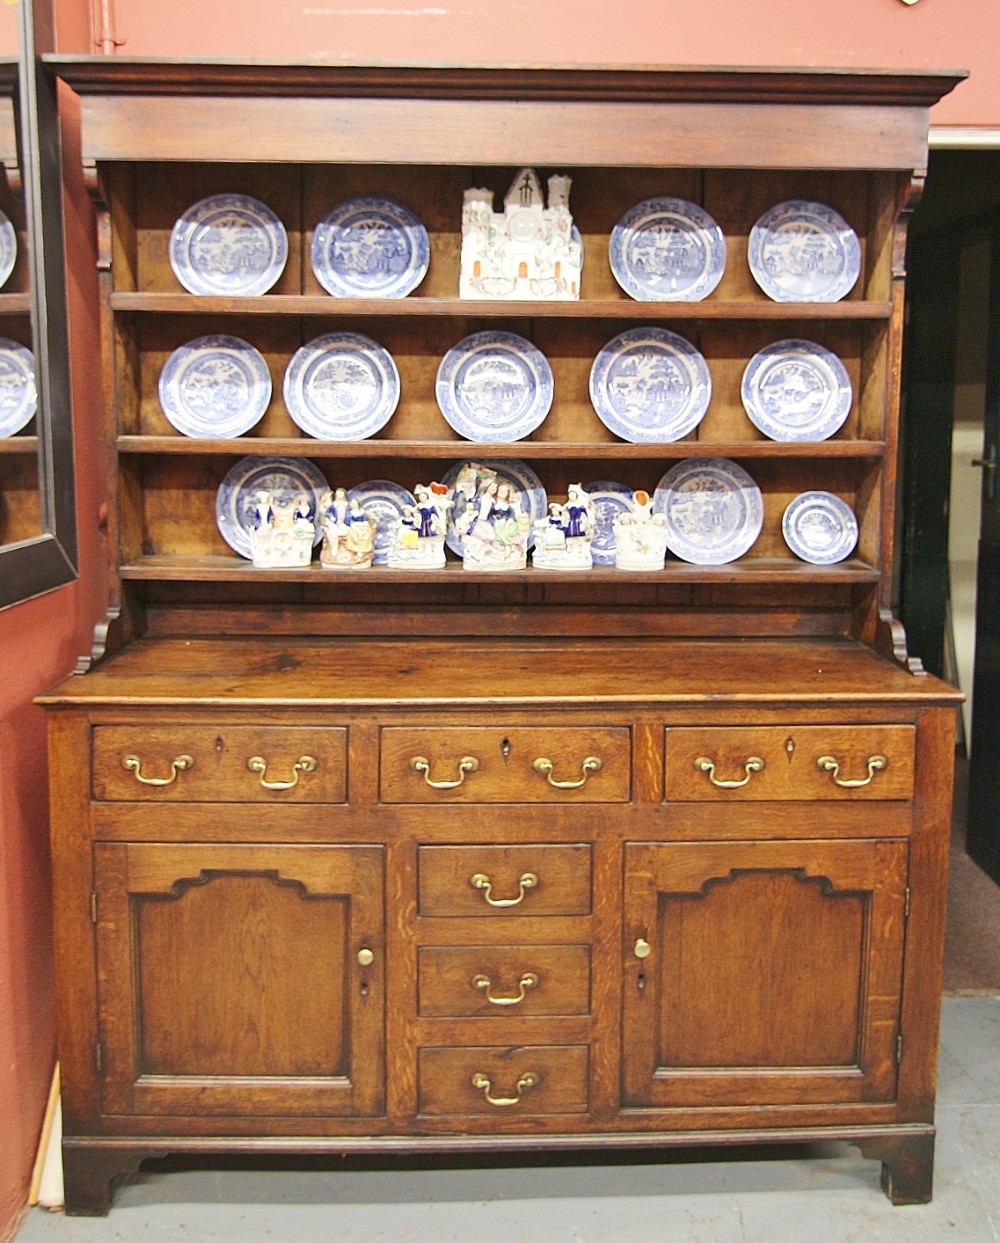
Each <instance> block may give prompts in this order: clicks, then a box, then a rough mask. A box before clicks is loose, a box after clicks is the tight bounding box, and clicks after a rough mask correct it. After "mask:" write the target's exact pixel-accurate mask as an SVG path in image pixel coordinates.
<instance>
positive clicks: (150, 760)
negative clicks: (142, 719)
mask: <svg viewBox="0 0 1000 1243" xmlns="http://www.w3.org/2000/svg"><path fill="white" fill-rule="evenodd" d="M346 791H347V730H346V729H343V728H330V727H323V728H319V729H315V728H311V729H295V728H290V727H286V726H280V725H268V726H261V727H259V728H258V727H255V726H243V725H234V726H225V725H223V726H219V727H212V726H207V725H170V726H157V725H98V726H96V727H95V728H94V736H93V792H94V798H96V799H108V800H119V799H121V800H135V799H149V800H155V801H157V802H208V803H213V802H214V803H257V802H275V801H279V802H291V803H343V802H344V800H345V798H346Z"/></svg>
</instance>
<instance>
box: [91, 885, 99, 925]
mask: <svg viewBox="0 0 1000 1243" xmlns="http://www.w3.org/2000/svg"><path fill="white" fill-rule="evenodd" d="M90 922H91V923H92V924H96V923H97V894H96V893H92V894H91V895H90Z"/></svg>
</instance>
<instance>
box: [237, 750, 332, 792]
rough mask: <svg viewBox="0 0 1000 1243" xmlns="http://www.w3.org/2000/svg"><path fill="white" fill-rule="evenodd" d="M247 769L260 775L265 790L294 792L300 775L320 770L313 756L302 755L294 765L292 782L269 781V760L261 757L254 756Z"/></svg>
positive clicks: (249, 760)
mask: <svg viewBox="0 0 1000 1243" xmlns="http://www.w3.org/2000/svg"><path fill="white" fill-rule="evenodd" d="M247 768H249V769H250V771H251V772H252V773H258V774H259V775H260V784H261V785H262V786H263V787H264V789H265V790H294V789H295V787H296V786H297V785H298V784H299V774H300V773H314V772H315V771H316V769H317V768H319V763H318V761H317V760H316V759H314V758H313V756H311V755H300V756H299V758H298V759H297V760H296V761H295V763H294V764H293V765H292V779H291V781H268V780H267V760H265V759H264V757H263V756H260V755H252V756H251V757H250V759H248V760H247Z"/></svg>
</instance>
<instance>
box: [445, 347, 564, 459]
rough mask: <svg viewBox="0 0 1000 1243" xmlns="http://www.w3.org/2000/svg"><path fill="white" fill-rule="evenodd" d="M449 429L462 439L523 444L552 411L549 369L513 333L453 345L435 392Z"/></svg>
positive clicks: (538, 353)
mask: <svg viewBox="0 0 1000 1243" xmlns="http://www.w3.org/2000/svg"><path fill="white" fill-rule="evenodd" d="M434 392H435V396H436V397H437V403H438V406H439V407H440V409H441V413H442V414H443V415H444V417H445V419H446V420H447V422H448V425H449V426H450V427H452V428H453V429H454V430H455V431H456V432H458V434H459V435H460V436H464V437H465V438H466V440H476V441H479V442H481V443H487V444H508V443H510V442H511V441H514V440H522V439H523V438H524V437H525V436H527V435H528V434H529V433H530V432H533V431H534V430H535V428H536V427H538V425H539V424H540V423H541V422H542V420H543V419H544V418H545V416H546V415H547V414H548V412H549V410H550V409H551V408H552V394H553V380H552V368H551V367H550V366H549V364H548V360H547V359H546V357H545V355H544V354H543V353H542V352H541V350H538V349H536V348H535V346H533V345H532V344H531V342H530V341H526V340H525V339H524V337H520V336H518V335H517V333H514V332H475V333H473V334H472V336H469V337H465V338H463V340H461V341H459V343H458V344H457V345H455V346H453V347H452V348H451V349H450V350H449V351H448V353H447V354H445V356H444V358H443V359H442V360H441V365H440V366H439V367H438V373H437V382H436V384H435V387H434Z"/></svg>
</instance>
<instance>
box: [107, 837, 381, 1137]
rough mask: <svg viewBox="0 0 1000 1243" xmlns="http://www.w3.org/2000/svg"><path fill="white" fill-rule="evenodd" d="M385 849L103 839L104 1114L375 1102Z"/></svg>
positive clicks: (270, 1110)
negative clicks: (363, 959) (363, 957)
mask: <svg viewBox="0 0 1000 1243" xmlns="http://www.w3.org/2000/svg"><path fill="white" fill-rule="evenodd" d="M382 854H383V852H382V849H381V848H380V847H374V846H305V847H299V846H244V845H235V846H233V845H219V846H215V845H188V844H183V845H173V844H170V845H167V844H161V843H114V844H112V843H97V844H96V845H95V847H94V869H95V888H96V893H97V903H98V926H97V953H98V981H99V990H100V1002H99V1006H100V1009H99V1023H100V1039H101V1052H102V1061H103V1074H104V1079H103V1105H104V1110H105V1112H107V1113H153V1114H156V1113H166V1114H184V1113H192V1114H227V1113H239V1114H241V1115H253V1114H261V1115H274V1114H285V1113H316V1114H373V1113H377V1112H379V1111H380V1110H381V1109H382V1102H383V1094H384V1093H383V1081H384V1068H383V1062H384V1001H383V975H384V952H383V947H384V931H383V925H384V918H383V859H382ZM362 949H368V950H370V951H371V956H372V961H371V963H370V964H367V965H362V964H361V963H360V962H359V958H358V954H359V951H360V950H362ZM366 957H367V956H366Z"/></svg>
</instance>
